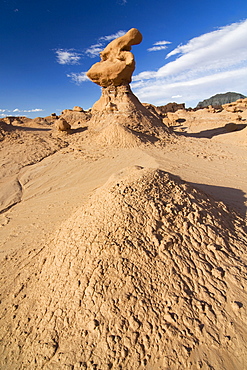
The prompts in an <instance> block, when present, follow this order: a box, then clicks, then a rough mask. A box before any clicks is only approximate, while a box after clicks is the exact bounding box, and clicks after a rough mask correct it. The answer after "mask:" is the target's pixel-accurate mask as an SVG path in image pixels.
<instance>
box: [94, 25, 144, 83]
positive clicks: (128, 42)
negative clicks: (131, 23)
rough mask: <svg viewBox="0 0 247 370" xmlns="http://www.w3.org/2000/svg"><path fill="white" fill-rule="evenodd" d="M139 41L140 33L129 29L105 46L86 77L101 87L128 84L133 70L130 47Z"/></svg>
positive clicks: (134, 29)
mask: <svg viewBox="0 0 247 370" xmlns="http://www.w3.org/2000/svg"><path fill="white" fill-rule="evenodd" d="M141 41H142V35H141V33H140V32H139V31H138V30H137V29H136V28H131V29H130V30H129V31H128V32H127V33H126V34H125V35H123V36H121V37H118V38H117V39H115V40H113V41H111V42H110V43H109V44H108V45H107V46H106V48H105V49H104V50H103V51H102V52H101V53H100V57H101V61H100V62H98V63H95V64H94V65H93V66H92V67H91V68H90V69H89V71H88V72H87V76H88V77H89V78H90V79H91V80H92V81H93V82H95V83H96V84H98V85H100V86H102V87H108V86H111V85H112V86H121V85H126V84H129V83H130V82H131V76H132V74H133V72H134V70H135V60H134V55H133V54H132V53H131V52H130V50H131V46H132V45H137V44H140V43H141Z"/></svg>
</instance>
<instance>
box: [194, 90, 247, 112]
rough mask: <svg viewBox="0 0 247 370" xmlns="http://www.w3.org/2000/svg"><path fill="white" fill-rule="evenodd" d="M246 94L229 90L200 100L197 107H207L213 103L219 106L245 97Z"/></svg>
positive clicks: (214, 105)
mask: <svg viewBox="0 0 247 370" xmlns="http://www.w3.org/2000/svg"><path fill="white" fill-rule="evenodd" d="M244 98H246V96H244V95H242V94H239V93H235V92H227V93H224V94H216V95H214V96H211V98H208V99H205V100H203V101H200V102H199V103H198V104H197V106H196V108H205V107H208V106H209V105H212V106H213V107H217V106H219V105H222V104H229V103H232V102H234V101H236V100H238V99H244Z"/></svg>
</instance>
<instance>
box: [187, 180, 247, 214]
mask: <svg viewBox="0 0 247 370" xmlns="http://www.w3.org/2000/svg"><path fill="white" fill-rule="evenodd" d="M190 184H191V185H193V186H194V187H195V188H197V189H199V190H202V191H203V192H204V193H206V194H208V195H209V196H211V197H212V198H213V199H215V200H216V201H222V202H223V203H224V204H225V205H226V206H227V207H228V208H229V209H233V210H234V211H235V212H237V213H238V214H239V215H240V216H241V217H242V218H245V217H246V215H247V197H246V194H245V193H244V192H243V191H242V190H240V189H235V188H230V187H227V186H217V185H206V184H199V183H194V182H190Z"/></svg>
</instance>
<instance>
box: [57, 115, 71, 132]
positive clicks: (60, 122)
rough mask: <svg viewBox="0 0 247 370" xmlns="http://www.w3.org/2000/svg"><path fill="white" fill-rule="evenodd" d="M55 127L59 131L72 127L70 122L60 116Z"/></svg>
mask: <svg viewBox="0 0 247 370" xmlns="http://www.w3.org/2000/svg"><path fill="white" fill-rule="evenodd" d="M55 127H56V129H57V130H58V131H69V130H70V129H71V126H70V124H69V123H68V122H67V121H66V120H65V119H64V118H59V119H58V120H57V121H56V122H55Z"/></svg>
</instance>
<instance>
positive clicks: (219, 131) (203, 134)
mask: <svg viewBox="0 0 247 370" xmlns="http://www.w3.org/2000/svg"><path fill="white" fill-rule="evenodd" d="M226 126H227V125H225V126H223V127H216V128H213V129H210V130H204V131H200V132H195V133H188V132H186V131H184V132H179V131H175V133H176V134H177V135H183V136H187V137H196V138H205V139H212V137H214V136H217V135H223V134H229V133H232V132H237V131H241V130H243V129H244V128H245V127H246V126H247V124H237V125H236V127H235V129H233V130H228V129H227V127H226ZM177 127H181V126H174V128H177ZM181 128H182V127H181ZM182 129H184V130H185V129H186V127H184V128H182Z"/></svg>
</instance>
